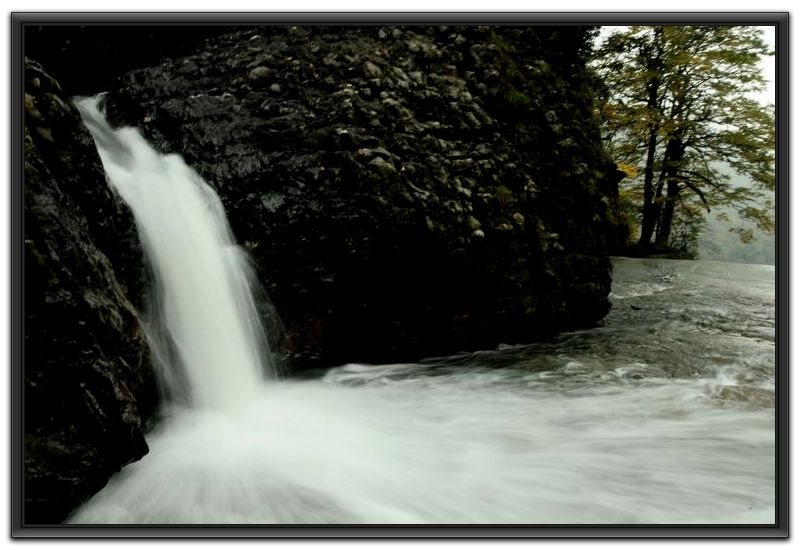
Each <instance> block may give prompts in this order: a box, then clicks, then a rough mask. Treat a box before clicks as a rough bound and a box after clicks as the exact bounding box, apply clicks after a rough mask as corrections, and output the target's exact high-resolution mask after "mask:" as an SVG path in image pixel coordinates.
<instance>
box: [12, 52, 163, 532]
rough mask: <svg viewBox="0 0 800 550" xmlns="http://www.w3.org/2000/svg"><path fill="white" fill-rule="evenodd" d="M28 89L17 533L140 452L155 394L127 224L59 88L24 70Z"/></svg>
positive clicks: (93, 488)
mask: <svg viewBox="0 0 800 550" xmlns="http://www.w3.org/2000/svg"><path fill="white" fill-rule="evenodd" d="M25 79H26V82H25V88H26V92H27V93H26V113H28V114H29V115H33V114H34V113H36V115H35V116H28V117H26V126H25V186H24V207H25V252H24V254H25V365H24V380H25V385H24V404H25V409H24V415H25V443H24V446H25V463H24V468H25V481H24V489H25V493H24V494H25V508H24V522H25V523H30V524H42V523H59V522H61V521H63V520H64V519H65V518H66V516H67V514H68V513H69V512H71V511H72V510H73V509H74V508H75V507H76V506H78V505H79V504H80V503H81V502H83V501H84V500H86V499H87V498H88V497H90V496H91V495H92V494H94V493H95V492H97V491H98V490H99V489H101V488H102V487H103V485H105V483H106V482H107V480H108V478H109V477H110V476H111V475H112V474H113V473H114V472H116V471H118V470H119V469H120V468H121V467H122V466H123V465H125V464H127V463H129V462H131V461H133V460H136V459H138V458H140V457H141V456H143V455H144V454H145V453H146V452H147V444H146V443H145V440H144V436H143V429H144V427H143V423H144V418H146V416H147V415H148V414H149V413H150V412H151V411H152V409H153V407H154V406H155V400H156V394H155V385H154V375H153V370H152V367H151V365H150V358H149V351H148V347H147V344H146V342H145V339H144V335H143V333H142V330H141V328H140V325H139V320H138V318H137V315H136V312H135V309H134V306H133V305H132V303H131V301H130V300H129V299H128V293H129V292H133V293H138V292H139V291H140V290H141V278H140V277H141V274H142V273H141V272H142V270H143V267H142V264H141V253H140V251H139V248H138V244H137V238H136V235H135V230H133V228H132V219H131V217H130V215H129V214H128V213H127V208H126V207H125V206H124V205H122V204H121V203H120V202H119V201H118V199H116V198H115V197H114V196H113V195H112V193H111V191H110V189H109V188H108V185H107V184H106V182H105V178H104V175H103V172H102V168H101V165H100V160H99V158H98V156H97V153H96V151H95V148H94V144H93V143H92V141H91V137H90V136H89V134H88V132H86V131H85V130H84V129H83V126H82V125H81V123H80V119H79V117H78V114H77V113H76V112H75V111H74V110H73V109H72V108H71V107H69V106H68V104H67V103H66V98H63V97H60V94H61V92H60V89H59V87H58V85H57V83H56V82H55V81H54V80H53V79H52V78H51V77H50V76H49V75H48V74H47V73H46V72H45V71H44V69H43V68H42V67H41V66H40V65H39V64H37V63H36V62H34V61H31V60H26V62H25ZM44 128H46V129H47V132H43V131H42V130H43V129H44Z"/></svg>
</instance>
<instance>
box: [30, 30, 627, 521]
mask: <svg viewBox="0 0 800 550" xmlns="http://www.w3.org/2000/svg"><path fill="white" fill-rule="evenodd" d="M143 47H144V46H143ZM580 47H581V39H580V35H579V31H578V30H577V29H576V28H560V29H559V28H546V27H531V28H489V27H469V28H456V27H437V28H431V27H408V28H400V27H363V28H359V27H338V28H326V27H263V28H253V29H249V30H239V31H236V32H234V33H230V34H224V35H222V36H214V37H212V38H210V39H208V40H207V41H206V42H205V43H204V44H203V45H202V47H198V48H197V49H196V53H194V54H192V55H189V56H185V57H175V58H172V59H164V60H162V61H160V62H159V63H158V64H155V65H153V66H150V67H148V68H143V69H138V70H134V71H132V72H129V73H127V74H126V75H125V76H123V77H121V78H119V79H116V80H114V81H113V82H109V86H104V88H106V89H110V90H111V93H110V94H109V96H108V100H107V109H108V113H109V116H110V117H111V118H112V119H113V120H115V121H116V123H118V124H130V125H135V126H138V127H139V128H140V129H141V130H142V131H143V133H144V134H145V135H146V136H147V137H148V138H149V139H150V140H151V141H152V142H153V143H154V144H155V145H156V146H157V147H159V148H160V149H161V150H162V151H164V152H175V153H180V154H182V155H183V156H184V157H185V159H186V161H187V162H188V163H189V164H190V165H191V166H192V167H193V168H195V169H196V170H197V171H198V172H199V173H200V174H201V175H202V176H203V177H204V178H205V179H206V180H207V181H208V182H209V183H210V184H211V185H212V186H213V187H214V188H215V189H216V190H217V191H218V193H219V194H220V196H221V198H222V200H223V203H224V205H225V207H226V210H227V212H228V215H229V218H230V221H231V224H232V226H233V229H234V232H235V234H236V237H237V238H238V240H239V242H240V243H242V244H243V245H245V246H246V247H247V248H248V249H249V251H250V253H251V254H252V256H253V257H254V259H255V260H256V263H257V266H258V271H259V277H260V279H261V281H262V282H263V283H264V285H265V287H266V288H267V290H268V292H269V295H270V296H271V299H272V301H273V302H274V304H275V308H276V309H277V312H278V314H279V315H280V317H281V318H282V320H283V323H284V325H285V326H286V350H287V357H288V359H289V363H290V365H291V367H292V368H294V369H302V368H310V367H320V366H327V365H333V364H338V363H343V362H348V361H365V362H393V361H402V360H413V359H417V358H421V357H425V356H431V355H436V354H447V353H454V352H458V351H461V350H468V349H480V348H487V347H488V348H491V347H495V346H497V345H498V344H499V343H502V342H505V343H514V342H523V341H531V340H536V339H541V338H546V337H548V336H549V335H552V334H554V333H555V332H557V331H562V330H567V329H572V328H578V327H586V326H591V325H593V324H595V323H597V322H598V321H599V320H600V319H601V318H602V317H603V316H604V315H605V313H606V312H607V310H608V308H609V303H608V301H607V295H608V292H609V290H610V282H611V266H610V263H609V261H608V258H607V257H606V253H607V250H608V248H609V246H610V244H611V243H612V241H613V240H614V239H616V235H617V234H618V231H619V224H618V223H617V221H616V220H617V215H616V198H615V197H616V193H615V189H616V182H617V181H618V174H617V172H616V171H615V168H614V166H613V164H612V163H610V162H609V160H608V159H607V158H606V157H605V155H604V154H603V152H602V148H601V146H600V142H599V136H598V132H597V129H596V127H595V123H594V120H593V118H592V113H591V98H590V96H589V94H588V92H587V90H586V88H585V74H584V68H583V64H582V60H581V58H580V55H579V48H580ZM59 51H60V52H61V54H63V53H64V52H63V51H62V50H59ZM43 52H46V49H44V50H43ZM76 63H78V61H76ZM76 80H80V79H76ZM97 91H101V90H97ZM69 95H70V93H69V91H67V92H66V93H65V92H63V91H61V90H60V89H59V86H58V84H57V83H56V82H55V81H54V80H53V79H52V78H50V77H49V76H48V75H47V74H46V73H45V71H44V70H43V69H42V68H41V67H40V66H38V65H37V64H36V63H33V62H31V63H28V64H26V95H25V123H26V128H25V140H26V143H25V193H24V197H25V198H24V201H25V245H26V246H25V311H26V319H25V334H26V346H25V381H26V385H25V434H26V442H25V465H26V482H25V498H26V509H25V520H26V522H27V523H48V522H58V521H61V520H62V519H63V518H64V517H65V516H66V514H67V513H68V512H69V510H71V509H72V508H73V507H75V506H76V505H77V504H79V503H80V502H81V501H82V500H83V499H85V498H86V497H87V496H89V495H90V494H92V493H93V492H95V491H96V490H98V489H99V488H100V487H102V485H103V484H104V483H105V481H106V480H107V478H108V477H109V475H110V474H111V473H113V472H114V471H116V470H117V469H118V468H120V467H121V466H122V465H124V464H125V463H127V462H129V461H131V460H135V459H137V458H139V457H140V456H142V455H143V454H144V453H145V452H146V451H147V447H146V444H145V442H144V439H143V436H142V425H143V419H144V418H146V417H147V415H148V414H149V413H150V412H151V411H152V410H153V408H154V405H155V402H156V397H155V389H154V382H153V378H154V377H153V371H152V367H151V365H150V363H149V358H148V354H147V349H146V345H145V342H144V339H143V336H142V331H141V328H140V326H139V322H138V319H137V315H138V313H137V312H139V311H141V305H142V303H143V292H144V283H143V273H144V270H143V267H142V259H141V252H140V249H139V245H138V239H137V236H136V232H135V228H134V226H133V221H132V218H131V216H130V214H129V213H128V212H127V210H126V208H125V206H124V205H122V204H121V203H120V202H119V200H118V199H117V198H115V197H114V196H113V195H112V194H111V192H110V191H109V190H108V188H107V186H106V184H105V181H104V177H103V174H102V169H101V167H100V163H99V159H97V156H96V153H95V151H94V147H93V145H92V143H91V139H90V137H89V135H88V134H87V133H86V132H85V131H84V130H83V129H82V128H81V126H80V124H79V120H78V116H77V114H76V113H75V111H74V110H73V109H72V108H71V107H70V106H69V105H68V103H67V101H68V96H69Z"/></svg>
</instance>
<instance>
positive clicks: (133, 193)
mask: <svg viewBox="0 0 800 550" xmlns="http://www.w3.org/2000/svg"><path fill="white" fill-rule="evenodd" d="M100 101H101V98H99V97H96V98H86V99H81V100H78V101H77V102H76V106H77V107H78V110H79V111H80V113H81V116H82V118H83V120H84V123H85V124H86V126H87V127H88V128H89V131H90V132H91V134H92V136H93V137H94V139H95V143H96V144H97V149H98V152H99V153H100V159H101V160H102V162H103V168H104V169H105V171H106V174H107V175H108V180H109V182H110V184H111V186H112V187H113V188H114V189H115V190H116V191H117V192H118V193H119V194H120V196H121V197H122V198H123V199H124V200H125V202H126V203H127V204H128V206H129V207H130V208H131V210H132V211H133V214H134V217H135V219H136V226H137V228H138V230H139V235H140V237H141V239H142V243H143V245H144V249H145V252H146V255H147V258H148V259H149V261H150V262H151V264H152V266H153V272H154V273H155V276H156V289H155V290H156V300H155V302H156V308H157V310H158V311H157V315H155V323H156V325H158V324H160V323H163V328H165V329H166V332H167V334H168V335H169V338H168V339H167V340H166V341H165V340H164V339H163V338H158V337H156V335H155V334H154V335H153V336H152V337H151V338H150V341H151V345H153V346H154V347H156V348H157V349H155V350H154V351H155V355H156V356H157V357H160V358H162V361H163V362H165V363H167V365H166V366H165V369H166V372H165V373H164V377H163V378H164V380H165V381H166V383H167V384H168V386H169V387H168V388H167V389H168V390H169V391H170V393H172V394H175V395H177V396H179V397H182V398H185V399H187V398H188V400H190V401H191V402H192V403H194V404H195V405H197V406H200V407H227V406H231V405H235V404H240V403H242V401H246V400H247V399H248V398H249V397H252V395H253V394H254V392H255V391H256V388H257V387H258V385H259V383H260V381H261V379H262V378H263V376H264V375H265V373H266V374H269V373H270V372H271V371H272V366H271V361H270V352H269V346H268V345H267V343H266V339H265V337H264V331H263V329H262V327H261V323H260V321H259V318H258V314H257V311H256V306H255V302H254V299H253V295H252V291H251V288H250V285H251V282H250V280H249V279H250V277H248V269H247V265H246V261H247V259H246V257H245V256H244V255H243V254H242V253H241V252H240V250H239V249H238V248H237V247H236V245H235V243H234V242H233V238H232V235H231V231H230V228H229V226H228V222H227V219H226V217H225V211H224V209H223V207H222V203H221V202H220V200H219V197H218V196H217V195H216V193H214V191H213V190H212V189H211V188H210V187H209V186H208V185H207V184H206V183H205V182H203V180H202V179H201V178H200V177H199V176H198V175H197V174H196V173H195V172H193V171H192V170H191V169H190V168H189V167H188V166H186V164H185V163H184V162H183V160H182V159H181V158H180V157H178V156H173V155H171V156H163V155H160V154H158V153H157V152H156V151H155V150H154V149H153V148H152V147H151V146H150V145H149V144H148V143H147V142H146V141H145V140H144V138H142V136H141V135H140V134H139V132H138V131H137V130H135V129H132V128H123V129H120V130H114V129H113V128H111V127H110V126H109V125H108V123H107V122H106V120H105V117H104V116H103V115H102V113H101V112H100V110H99V102H100ZM155 330H157V329H152V328H151V329H150V331H149V332H151V333H152V332H154V331H155ZM176 361H177V362H178V363H179V366H180V368H181V372H180V373H179V374H180V375H177V374H176V373H175V372H174V371H170V369H175V368H176V367H177V366H178V365H175V364H174V363H175V362H176ZM169 363H173V364H171V365H170V364H169ZM183 381H185V383H186V385H187V386H188V387H182V385H183Z"/></svg>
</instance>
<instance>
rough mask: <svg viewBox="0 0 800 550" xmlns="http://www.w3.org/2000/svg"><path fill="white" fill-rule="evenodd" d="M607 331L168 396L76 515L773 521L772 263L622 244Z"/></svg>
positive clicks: (310, 520) (231, 519)
mask: <svg viewBox="0 0 800 550" xmlns="http://www.w3.org/2000/svg"><path fill="white" fill-rule="evenodd" d="M614 279H615V282H614V285H613V291H612V294H611V300H612V302H613V309H612V310H611V312H610V314H609V315H608V317H607V318H606V320H605V324H604V326H602V327H599V328H594V329H589V330H583V331H578V332H572V333H568V334H563V335H561V336H560V337H558V338H557V339H555V340H554V341H552V342H547V343H539V344H533V345H508V346H501V347H500V349H498V350H492V351H482V352H477V353H464V354H460V355H455V356H452V357H448V358H441V359H432V360H426V361H423V362H420V363H418V364H403V365H376V366H370V365H360V364H351V365H344V366H341V367H338V368H334V369H330V370H328V371H327V372H324V373H320V374H319V376H316V377H314V378H312V379H306V380H283V381H274V382H272V383H268V384H265V385H264V387H263V388H261V395H260V396H259V398H258V399H256V400H254V401H252V402H250V403H249V404H248V405H246V406H243V407H242V409H241V410H239V411H238V412H227V413H225V414H223V413H219V412H209V411H199V410H189V409H182V408H177V407H176V408H175V409H173V410H172V411H169V412H168V413H167V414H166V419H165V420H164V421H163V422H162V423H161V424H160V425H159V427H158V428H157V429H156V430H155V431H154V432H153V433H151V434H150V436H149V443H150V446H151V452H150V454H149V455H147V456H146V457H144V459H142V460H141V461H140V462H138V463H135V464H132V465H130V466H128V467H127V468H126V469H124V470H123V472H122V473H121V474H119V475H118V476H116V477H115V478H114V479H113V480H112V482H111V483H110V484H109V486H108V487H107V488H106V489H105V490H103V491H101V492H100V493H99V494H98V495H97V496H96V497H95V498H94V499H93V500H92V501H91V502H90V503H89V504H88V505H86V506H84V507H83V508H82V509H80V510H78V511H77V513H76V514H75V515H73V517H72V518H71V521H72V522H73V523H174V522H179V523H301V524H317V523H339V522H340V523H351V524H359V523H379V524H383V523H441V524H444V523H447V524H457V523H504V524H552V523H558V524H587V523H588V524H597V523H624V524H632V523H636V524H640V523H646V524H664V523H773V522H774V510H775V506H774V502H775V470H774V465H775V440H774V425H775V411H774V395H775V392H774V385H775V374H774V372H775V371H774V367H775V356H774V351H775V322H774V319H775V318H774V268H773V267H772V266H761V265H746V264H725V263H717V262H690V261H675V260H658V261H655V260H638V259H622V258H620V259H616V260H615V277H614Z"/></svg>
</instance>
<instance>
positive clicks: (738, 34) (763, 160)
mask: <svg viewBox="0 0 800 550" xmlns="http://www.w3.org/2000/svg"><path fill="white" fill-rule="evenodd" d="M770 54H771V52H769V51H768V48H767V46H766V45H765V44H764V42H763V40H762V38H761V33H760V31H759V29H758V28H757V27H742V26H738V27H737V26H635V27H628V28H625V29H623V30H620V31H618V32H614V33H612V34H611V35H610V36H608V37H607V38H606V39H605V40H604V41H603V43H602V44H601V45H600V47H598V48H597V49H596V50H595V52H594V59H593V63H592V66H593V68H594V69H595V71H596V72H597V75H598V78H599V81H600V82H601V83H602V85H601V90H602V93H601V96H602V99H601V105H600V109H599V113H600V117H601V122H602V125H603V128H604V130H605V133H604V135H605V138H606V142H607V145H608V148H609V152H610V153H611V155H612V157H614V158H615V159H616V160H617V161H618V163H619V164H620V166H621V167H624V169H625V171H626V172H628V173H631V174H634V176H633V177H632V178H630V180H629V185H631V186H634V187H635V188H636V189H640V195H639V196H640V201H641V204H640V209H639V212H640V227H641V233H640V237H639V240H638V244H639V246H640V247H650V246H652V245H653V244H655V245H656V246H658V247H667V246H673V245H674V243H673V237H674V234H673V230H674V227H675V225H676V220H681V221H682V224H683V225H684V226H687V227H688V226H692V225H695V226H696V225H697V224H696V223H695V222H692V221H691V220H692V218H698V217H699V218H702V216H703V212H710V211H711V209H712V208H714V207H717V206H720V205H726V206H729V205H732V206H734V207H735V208H736V210H737V211H738V213H739V214H740V216H742V217H743V218H744V219H748V220H752V221H754V222H755V223H756V225H757V226H758V227H759V229H761V230H763V231H767V232H771V231H774V221H773V217H772V216H771V215H770V213H769V211H770V209H771V206H772V204H771V201H770V198H769V197H770V196H771V193H773V192H774V189H775V176H774V166H775V158H774V157H775V153H774V150H775V122H774V114H773V113H774V107H773V106H772V105H767V106H764V105H761V104H759V103H758V102H757V101H755V100H753V99H751V98H750V97H749V94H750V93H751V92H754V91H760V90H762V89H763V88H764V86H765V82H764V79H763V76H762V75H761V72H760V68H759V66H758V63H759V60H760V58H761V56H764V55H770ZM726 167H729V168H730V169H731V170H732V171H733V172H735V173H737V174H741V175H744V176H746V177H747V178H748V180H749V181H751V182H752V185H750V186H742V185H738V186H736V185H733V184H732V180H731V178H730V172H731V170H727V169H726ZM696 233H697V231H694V232H693V234H695V235H696ZM687 235H688V234H687V233H686V232H685V231H682V233H681V236H680V239H682V240H685V239H686V237H687Z"/></svg>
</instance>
